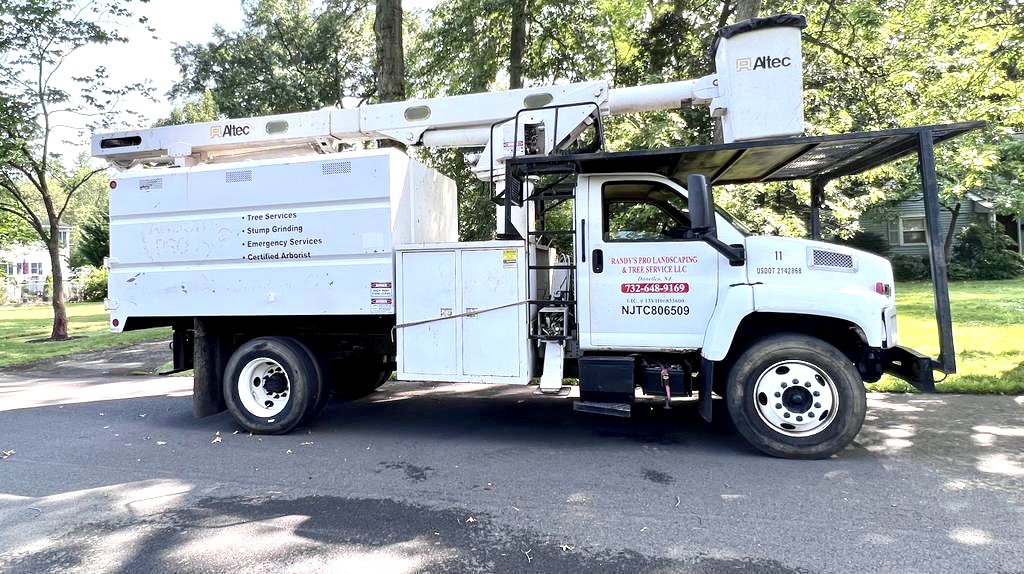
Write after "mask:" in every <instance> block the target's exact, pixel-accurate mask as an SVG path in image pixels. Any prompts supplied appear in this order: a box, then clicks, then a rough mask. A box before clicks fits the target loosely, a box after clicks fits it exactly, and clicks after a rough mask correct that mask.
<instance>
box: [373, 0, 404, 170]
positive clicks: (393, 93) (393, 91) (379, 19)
mask: <svg viewBox="0 0 1024 574" xmlns="http://www.w3.org/2000/svg"><path fill="white" fill-rule="evenodd" d="M373 34H374V37H375V38H376V41H377V96H378V97H379V98H380V101H382V102H397V101H401V100H404V99H405V50H404V48H403V47H402V0H377V13H376V16H375V18H374V21H373ZM407 143H413V142H407ZM377 147H396V148H400V149H403V150H404V149H405V145H404V144H403V143H402V142H398V141H395V140H390V139H384V140H377Z"/></svg>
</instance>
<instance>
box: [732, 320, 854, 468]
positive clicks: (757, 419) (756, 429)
mask: <svg viewBox="0 0 1024 574" xmlns="http://www.w3.org/2000/svg"><path fill="white" fill-rule="evenodd" d="M726 404H727V406H728V408H729V416H730V417H731V418H732V421H733V424H734V425H735V426H736V430H738V431H739V433H740V434H741V435H742V436H743V438H745V439H746V440H747V442H749V443H750V444H751V445H752V446H754V448H756V449H758V450H760V451H761V452H764V453H766V454H769V455H772V456H777V457H781V458H796V459H820V458H827V457H829V456H831V455H833V454H835V453H837V452H839V451H840V450H842V449H843V448H845V447H846V446H847V445H848V444H850V443H851V442H852V441H853V439H854V437H856V436H857V433H858V432H860V427H861V425H863V424H864V414H865V412H866V411H867V398H866V395H865V392H864V382H863V381H862V380H861V377H860V374H859V373H858V372H857V369H856V368H854V365H853V363H851V362H850V360H849V359H847V358H846V356H845V355H843V354H842V353H841V352H840V351H839V350H838V349H836V348H835V347H833V346H832V345H830V344H828V343H826V342H824V341H822V340H820V339H816V338H814V337H809V336H806V335H797V334H784V335H774V336H771V337H767V338H764V339H761V340H759V341H757V342H755V343H754V344H753V345H751V346H750V347H749V348H748V349H747V350H746V351H744V352H743V354H742V355H740V357H739V358H738V359H737V360H736V362H735V363H734V364H733V367H732V370H731V371H730V373H729V379H728V381H727V387H726Z"/></svg>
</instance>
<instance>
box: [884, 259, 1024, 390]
mask: <svg viewBox="0 0 1024 574" xmlns="http://www.w3.org/2000/svg"><path fill="white" fill-rule="evenodd" d="M949 296H950V302H951V306H952V310H953V344H954V346H955V347H956V362H957V373H956V374H955V375H949V376H948V377H947V378H946V380H944V381H942V382H941V383H938V384H937V385H936V387H937V388H938V390H939V392H943V393H976V394H1024V279H1011V280H1005V281H952V282H950V285H949ZM896 310H897V312H898V317H897V326H898V328H899V338H900V344H902V345H906V346H909V347H912V348H914V349H917V350H918V351H921V352H922V353H925V354H928V355H930V356H931V357H937V356H938V353H939V337H938V334H937V333H938V332H937V329H936V324H935V311H934V307H933V298H932V285H931V283H930V282H917V281H915V282H909V283H897V285H896ZM936 374H937V375H939V373H936ZM868 390H869V391H885V392H915V389H914V388H913V387H911V386H910V385H908V384H907V383H904V382H903V381H901V380H899V379H896V378H895V377H890V376H888V375H886V376H884V377H883V378H882V380H880V381H879V382H877V383H875V384H873V385H868Z"/></svg>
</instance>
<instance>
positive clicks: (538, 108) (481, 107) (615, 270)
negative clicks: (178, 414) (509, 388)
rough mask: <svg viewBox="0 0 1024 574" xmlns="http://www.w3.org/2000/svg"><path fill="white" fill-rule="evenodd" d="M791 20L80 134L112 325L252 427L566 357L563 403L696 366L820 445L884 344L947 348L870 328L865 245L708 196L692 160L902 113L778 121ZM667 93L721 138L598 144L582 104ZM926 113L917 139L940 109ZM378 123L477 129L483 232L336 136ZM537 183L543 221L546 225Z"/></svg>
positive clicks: (599, 111) (723, 157)
mask: <svg viewBox="0 0 1024 574" xmlns="http://www.w3.org/2000/svg"><path fill="white" fill-rule="evenodd" d="M803 25H804V21H803V18H802V17H799V16H791V15H783V16H777V17H773V18H765V19H759V20H751V21H747V22H743V23H741V24H739V25H737V26H733V27H729V28H726V29H723V30H722V31H720V33H719V37H718V39H717V41H716V47H715V54H716V57H715V63H716V67H717V70H718V72H717V74H715V75H712V76H708V77H705V78H701V79H698V80H691V81H683V82H675V83H670V84H662V85H651V86H639V87H632V88H621V89H610V88H609V86H608V85H607V84H606V83H605V82H589V83H582V84H570V85H561V86H550V87H540V88H528V89H523V90H513V91H508V92H498V93H484V94H471V95H467V96H457V97H449V98H438V99H429V100H418V101H410V102H400V103H388V104H381V105H371V106H365V107H361V108H357V109H330V110H321V111H316V112H308V113H299V114H287V115H280V116H269V117H260V118H246V119H231V120H224V121H218V122H211V123H207V124H195V125H185V126H172V127H162V128H154V129H140V130H132V131H123V132H118V133H107V134H98V135H96V136H94V138H93V154H94V155H95V156H98V157H103V158H106V159H108V160H109V161H110V162H111V163H113V164H114V165H115V166H117V167H119V168H121V169H123V170H124V171H122V172H121V173H119V174H118V175H117V176H116V177H115V178H114V179H113V180H112V182H111V188H112V189H111V194H110V203H111V206H110V216H111V250H112V251H111V255H110V260H109V261H110V285H109V300H108V306H109V309H110V312H111V328H112V329H113V330H114V331H123V330H131V329H139V328H145V327H152V326H159V325H169V326H172V327H173V332H174V340H173V354H174V364H175V368H177V369H186V368H194V369H195V399H194V400H195V410H196V414H197V415H206V414H211V413H214V412H219V411H220V410H223V409H224V408H225V407H226V408H227V409H228V410H229V411H230V412H231V413H232V415H234V417H235V418H236V420H237V421H238V423H239V424H240V425H242V426H243V427H244V428H246V429H248V430H250V431H252V432H263V433H285V432H288V431H290V430H292V429H293V428H295V427H296V426H297V425H299V424H302V423H303V422H304V421H307V420H309V419H310V418H311V417H313V416H315V415H316V414H317V413H318V412H319V411H320V410H321V409H322V408H323V406H324V405H325V404H326V401H327V400H328V397H329V396H331V395H332V394H334V395H335V396H337V395H340V396H342V397H346V398H357V397H361V396H365V395H367V394H369V393H371V392H372V391H373V390H374V389H376V388H377V387H379V386H380V385H381V384H383V383H384V382H385V381H387V380H388V378H389V376H390V375H391V374H392V373H393V372H394V371H396V370H397V378H398V379H400V380H412V381H453V382H459V381H461V382H485V383H508V384H520V385H525V384H528V383H529V382H530V381H531V380H532V379H534V378H536V377H540V380H541V384H540V388H541V390H542V391H544V392H552V393H557V392H559V391H560V390H561V387H562V381H563V376H578V377H579V378H580V387H581V388H580V393H581V397H580V400H579V401H578V402H576V403H575V406H576V408H577V410H583V411H590V412H599V413H606V414H614V415H628V414H629V413H630V410H631V405H632V404H633V403H634V401H635V400H637V398H638V397H643V396H644V395H647V396H655V397H658V400H665V401H666V402H669V401H671V400H674V399H678V398H685V397H690V396H693V395H694V394H695V393H696V394H697V396H698V397H699V401H700V405H701V412H702V414H704V415H705V416H706V417H709V416H710V404H711V403H710V401H711V397H712V391H715V392H717V394H719V395H721V396H723V397H724V398H725V399H726V401H727V403H728V407H729V412H730V414H731V415H732V418H733V420H734V422H735V423H736V426H737V428H738V429H739V431H740V432H741V433H742V435H743V436H744V437H746V438H747V439H748V440H749V441H750V442H751V443H752V444H753V445H754V446H756V447H757V448H759V449H761V450H762V451H764V452H767V453H769V454H772V455H777V456H786V457H799V458H816V457H824V456H828V455H830V454H832V453H835V452H837V451H838V450H840V449H842V448H843V447H844V446H846V445H847V444H848V443H850V441H852V440H853V438H854V436H855V435H856V434H857V432H858V431H859V429H860V427H861V424H862V422H863V420H864V415H865V395H864V387H863V384H862V382H863V381H864V380H876V379H877V378H878V377H879V376H880V375H881V373H882V372H883V371H884V370H887V369H888V370H890V371H893V372H897V373H900V374H901V375H902V376H905V377H906V378H909V379H912V380H914V381H915V382H916V384H919V385H921V386H927V385H928V384H929V383H930V382H931V372H932V369H933V368H940V369H942V368H945V369H946V370H949V369H951V368H952V366H951V365H952V363H951V361H948V359H950V358H949V357H947V358H946V359H947V360H942V361H941V362H935V361H931V360H930V359H928V358H927V357H922V356H921V355H919V354H916V353H914V352H912V351H910V350H907V349H903V348H901V347H898V346H897V333H896V311H895V304H894V299H893V276H892V270H891V268H890V266H889V263H888V262H887V261H886V260H885V259H882V258H880V257H877V256H874V255H871V254H869V253H865V252H861V251H856V250H853V249H850V248H846V247H841V246H837V245H831V244H826V243H821V242H817V241H809V240H802V239H791V238H782V237H757V236H752V235H749V234H747V233H746V232H745V230H744V229H743V227H742V226H741V225H740V224H738V223H737V222H735V221H734V220H733V219H732V218H730V217H728V216H727V215H726V214H724V213H722V212H716V210H715V208H714V206H713V203H712V199H711V193H710V191H709V189H708V186H707V182H711V183H713V184H721V183H743V182H756V181H772V180H784V179H812V180H813V181H815V182H816V185H817V186H818V187H821V182H822V181H824V180H823V178H826V180H827V177H828V176H830V175H835V176H839V175H843V174H846V173H855V172H856V171H858V170H862V169H867V168H870V167H873V166H874V165H878V164H879V163H882V162H883V161H885V160H886V159H889V158H890V156H895V155H898V154H897V152H899V154H902V153H906V151H907V150H908V149H912V147H907V145H906V144H907V142H908V141H909V140H908V137H912V138H918V137H919V136H920V137H921V138H923V137H924V136H922V135H921V134H924V133H925V132H924V131H920V130H919V131H913V130H910V131H908V130H903V131H900V130H896V131H894V132H880V133H873V134H870V133H869V134H846V135H844V136H828V137H819V138H804V137H796V136H799V135H800V134H801V133H802V128H803V113H802V109H803V106H802V93H801V78H802V72H801V66H802V63H801V52H800V30H801V28H802V27H803ZM689 104H705V105H709V106H710V108H711V112H712V114H713V115H714V116H715V117H718V118H721V122H722V128H723V129H722V133H723V137H724V140H725V141H724V143H722V144H717V145H712V146H698V147H694V148H672V149H667V150H654V151H649V152H623V153H605V152H602V151H600V145H601V142H602V135H603V128H602V123H601V119H602V117H603V116H604V115H607V114H622V113H629V112H634V111H642V110H658V109H669V108H676V107H679V106H681V105H689ZM935 129H936V130H938V131H934V130H932V131H928V132H927V134H928V138H930V139H928V142H927V143H928V145H929V146H930V145H931V141H932V139H935V138H939V139H941V138H944V137H951V135H955V133H958V132H956V130H955V129H946V128H935ZM943 130H945V131H943ZM908 134H910V135H908ZM385 138H386V139H393V140H397V141H400V142H403V143H404V144H406V145H409V146H430V147H462V148H482V151H479V149H477V151H476V153H474V154H472V155H471V156H468V160H470V161H471V165H472V169H473V170H474V171H475V172H476V173H477V174H478V175H479V176H480V177H481V179H484V180H485V181H488V182H492V183H494V190H495V193H494V196H495V198H496V203H497V204H498V207H497V211H498V234H497V236H498V238H499V239H497V240H495V241H486V242H473V243H466V242H459V241H458V221H457V211H458V210H457V203H456V189H455V185H454V183H453V182H452V181H451V180H450V179H448V178H447V177H445V176H444V175H441V174H440V173H438V172H436V171H434V170H432V169H430V168H428V167H426V166H424V165H423V164H421V163H419V162H418V161H416V160H415V159H412V158H410V157H409V156H407V155H406V154H405V153H403V152H400V151H396V150H395V149H364V150H357V151H341V150H342V149H343V148H348V147H352V144H357V146H358V144H359V142H365V141H368V140H376V139H385ZM584 141H589V143H590V144H591V145H590V147H589V148H588V147H587V144H584V143H582V142H584ZM914 141H915V142H917V141H918V140H917V139H914ZM921 141H924V139H921ZM893 146H895V147H893ZM900 146H902V147H900ZM930 153H931V152H930V147H928V152H927V154H929V155H928V157H929V158H930ZM926 159H927V158H926ZM687 179H688V182H687ZM559 204H561V205H563V207H562V209H569V210H570V212H571V215H569V216H568V217H567V218H571V220H572V225H571V227H570V228H563V229H553V228H551V224H552V219H551V218H550V217H548V216H549V215H550V213H551V212H552V210H554V209H557V207H556V206H557V205H559ZM566 206H567V207H566ZM812 215H813V216H814V217H816V216H817V213H816V211H814V212H813V213H812ZM936 220H937V218H936ZM558 247H561V248H562V249H561V252H559V249H558ZM943 288H944V284H943ZM947 309H948V307H947ZM951 349H952V347H951V346H950V347H949V351H950V352H951ZM945 350H946V348H945V346H944V351H945ZM947 361H948V362H947Z"/></svg>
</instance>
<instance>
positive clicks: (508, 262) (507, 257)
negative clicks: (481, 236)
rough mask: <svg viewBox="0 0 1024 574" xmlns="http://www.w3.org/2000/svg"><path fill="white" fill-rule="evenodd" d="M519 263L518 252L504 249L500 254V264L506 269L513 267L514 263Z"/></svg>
mask: <svg viewBox="0 0 1024 574" xmlns="http://www.w3.org/2000/svg"><path fill="white" fill-rule="evenodd" d="M518 261H519V252H518V251H516V250H515V249H506V250H504V251H502V253H501V262H502V264H503V265H504V267H505V268H506V269H508V268H509V267H515V266H516V262H518Z"/></svg>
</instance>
